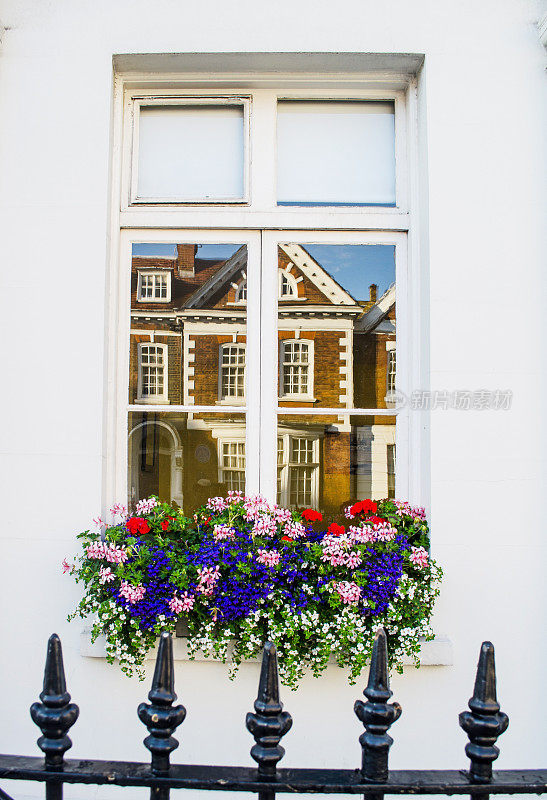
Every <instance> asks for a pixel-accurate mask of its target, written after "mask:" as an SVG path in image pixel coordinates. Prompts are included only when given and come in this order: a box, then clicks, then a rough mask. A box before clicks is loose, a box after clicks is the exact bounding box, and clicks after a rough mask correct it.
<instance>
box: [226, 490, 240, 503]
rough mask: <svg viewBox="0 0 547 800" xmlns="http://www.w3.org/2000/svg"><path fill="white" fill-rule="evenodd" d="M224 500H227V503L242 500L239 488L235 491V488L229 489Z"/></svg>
mask: <svg viewBox="0 0 547 800" xmlns="http://www.w3.org/2000/svg"><path fill="white" fill-rule="evenodd" d="M226 500H227V501H228V503H240V502H241V501H242V500H243V492H241V491H239V490H238V491H236V490H235V489H230V491H229V492H228V497H227V498H226Z"/></svg>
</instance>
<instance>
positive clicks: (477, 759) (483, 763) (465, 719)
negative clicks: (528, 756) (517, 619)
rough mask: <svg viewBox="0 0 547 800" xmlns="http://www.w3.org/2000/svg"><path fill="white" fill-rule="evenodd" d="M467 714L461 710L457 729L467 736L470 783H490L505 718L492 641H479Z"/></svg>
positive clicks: (505, 726)
mask: <svg viewBox="0 0 547 800" xmlns="http://www.w3.org/2000/svg"><path fill="white" fill-rule="evenodd" d="M469 708H470V709H471V711H462V713H461V714H460V716H459V720H460V726H461V727H462V728H463V730H464V731H465V732H466V733H467V735H468V736H469V740H470V741H469V743H468V744H467V745H466V746H465V753H466V755H467V756H468V758H469V760H470V762H471V763H470V768H469V774H470V778H471V781H472V782H473V783H489V782H490V781H491V780H492V762H494V761H495V760H496V758H497V757H498V756H499V752H500V751H499V748H497V747H496V741H497V739H498V737H499V736H501V734H502V733H503V732H504V731H506V730H507V726H508V725H509V717H508V716H507V714H504V713H503V711H500V704H499V703H498V699H497V692H496V660H495V653H494V645H493V644H492V642H483V643H482V646H481V651H480V655H479V663H478V665H477V674H476V677H475V688H474V691H473V697H472V698H471V699H470V700H469Z"/></svg>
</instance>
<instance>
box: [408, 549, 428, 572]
mask: <svg viewBox="0 0 547 800" xmlns="http://www.w3.org/2000/svg"><path fill="white" fill-rule="evenodd" d="M409 559H410V560H411V561H412V563H413V564H414V566H415V567H419V568H420V569H422V568H423V567H427V564H428V561H429V557H428V555H427V550H425V549H424V548H423V547H413V548H412V550H411V553H410V555H409Z"/></svg>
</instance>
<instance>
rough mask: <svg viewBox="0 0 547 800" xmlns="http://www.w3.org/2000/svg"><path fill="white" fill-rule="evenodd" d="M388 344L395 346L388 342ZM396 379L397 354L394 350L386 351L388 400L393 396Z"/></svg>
mask: <svg viewBox="0 0 547 800" xmlns="http://www.w3.org/2000/svg"><path fill="white" fill-rule="evenodd" d="M389 344H393V345H394V344H395V343H394V342H389ZM396 379H397V352H396V350H395V349H393V350H388V351H387V394H388V398H390V397H392V396H393V395H394V394H395V385H396Z"/></svg>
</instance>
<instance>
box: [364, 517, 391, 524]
mask: <svg viewBox="0 0 547 800" xmlns="http://www.w3.org/2000/svg"><path fill="white" fill-rule="evenodd" d="M367 522H372V524H373V525H385V523H386V522H387V519H384V518H383V517H369V518H368V519H367Z"/></svg>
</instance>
